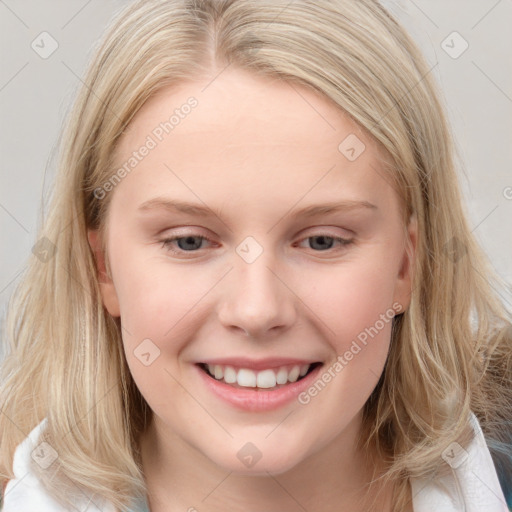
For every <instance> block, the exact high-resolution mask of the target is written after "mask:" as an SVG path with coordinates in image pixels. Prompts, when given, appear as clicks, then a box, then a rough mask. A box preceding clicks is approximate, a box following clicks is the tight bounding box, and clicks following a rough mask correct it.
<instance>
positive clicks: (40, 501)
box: [2, 413, 508, 512]
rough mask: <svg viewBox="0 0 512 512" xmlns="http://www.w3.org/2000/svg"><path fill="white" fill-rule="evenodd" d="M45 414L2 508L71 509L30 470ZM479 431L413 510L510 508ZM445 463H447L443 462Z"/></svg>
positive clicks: (494, 511)
mask: <svg viewBox="0 0 512 512" xmlns="http://www.w3.org/2000/svg"><path fill="white" fill-rule="evenodd" d="M46 421H47V420H46V418H45V419H44V420H43V421H42V422H41V423H40V424H39V425H37V426H36V427H35V428H34V429H33V430H32V432H30V434H29V436H28V437H27V438H26V439H25V440H24V441H23V443H21V444H20V445H19V446H18V448H17V449H16V451H15V454H14V461H13V471H14V474H15V476H16V478H15V479H13V480H10V481H9V483H8V484H7V488H6V490H5V497H4V505H3V508H2V512H36V511H37V512H71V511H68V510H65V509H64V508H62V507H61V506H60V505H58V504H57V503H56V502H55V501H54V500H53V499H52V498H51V497H50V496H48V494H47V493H46V492H45V490H44V489H43V487H42V486H41V484H40V482H39V480H38V479H37V478H36V477H35V475H34V474H33V473H31V472H30V469H29V464H28V463H29V460H30V457H31V453H32V450H34V448H36V446H37V445H38V442H37V440H38V438H39V433H40V431H41V429H43V428H44V427H45V425H46ZM471 424H472V426H473V429H474V431H475V434H476V435H475V437H474V439H473V440H472V442H471V444H470V446H469V447H468V450H467V451H464V450H462V449H461V448H460V447H459V446H458V445H457V444H453V446H452V445H450V447H448V449H447V450H446V451H445V460H447V461H449V463H450V466H451V467H452V473H451V474H450V475H449V476H448V477H444V478H443V479H438V480H435V481H428V480H425V479H412V480H411V487H412V495H413V508H414V512H508V508H507V505H506V501H505V497H504V495H503V491H502V490H501V487H500V483H499V480H498V475H497V474H496V469H495V467H494V463H493V460H492V458H491V454H490V452H489V449H488V447H487V444H486V442H485V438H484V436H483V433H482V429H481V427H480V424H479V423H478V419H477V418H476V416H475V415H474V414H473V413H471ZM442 463H443V464H445V463H448V462H444V461H443V462H442ZM76 510H78V511H80V512H115V508H114V506H113V505H112V504H111V503H98V502H97V501H96V500H95V503H92V502H91V501H90V500H89V499H87V498H86V497H85V496H84V499H83V500H79V502H77V503H76V509H75V510H73V512H75V511H76Z"/></svg>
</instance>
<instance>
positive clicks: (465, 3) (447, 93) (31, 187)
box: [0, 0, 512, 322]
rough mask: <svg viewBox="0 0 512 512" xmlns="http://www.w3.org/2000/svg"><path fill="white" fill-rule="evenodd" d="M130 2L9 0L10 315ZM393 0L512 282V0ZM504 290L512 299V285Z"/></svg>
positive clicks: (5, 154) (3, 281)
mask: <svg viewBox="0 0 512 512" xmlns="http://www.w3.org/2000/svg"><path fill="white" fill-rule="evenodd" d="M255 1H257V0H255ZM126 3H127V2H123V1H120V0H51V1H50V0H47V1H41V0H18V1H17V0H0V38H1V69H0V120H1V121H0V123H1V125H0V151H1V153H0V155H1V160H0V162H1V171H0V235H1V239H0V240H1V244H0V262H1V264H0V322H3V320H4V318H5V311H6V305H7V301H8V299H9V297H10V295H11V293H12V291H13V289H14V287H15V285H16V283H18V281H19V278H20V275H21V273H22V271H23V270H24V268H25V266H26V261H27V258H28V256H29V254H30V252H31V250H32V247H33V245H34V244H35V242H36V241H37V228H38V223H39V218H40V214H41V207H42V198H43V197H44V196H46V195H47V193H48V191H49V190H50V188H51V187H52V182H53V178H54V175H55V168H56V161H55V160H56V159H55V154H54V151H55V147H56V144H57V142H58V140H59V133H60V129H61V124H62V121H63V119H64V116H65V114H66V112H67V111H68V109H69V107H70V104H71V101H72V100H73V98H74V95H75V93H76V91H77V89H78V87H79V86H80V85H81V77H82V76H83V74H84V70H85V66H86V63H87V61H88V59H89V58H90V56H91V53H92V48H93V46H94V44H95V43H96V41H97V40H98V38H100V37H101V35H102V33H103V32H104V29H105V27H106V25H107V23H108V22H109V20H110V18H111V17H112V16H113V14H114V13H115V12H117V11H118V10H119V9H120V8H122V7H123V6H124V4H126ZM383 3H384V5H386V6H387V7H388V8H389V9H390V10H391V11H392V12H393V13H394V14H395V15H396V16H397V17H398V18H399V20H400V21H402V23H403V24H404V25H405V26H406V28H407V29H408V30H409V32H410V34H411V35H412V36H413V38H414V39H415V40H416V41H417V42H418V43H419V45H420V47H421V48H422V50H423V52H424V53H425V55H426V57H427V59H428V61H429V62H430V65H431V66H434V68H433V70H432V73H433V75H434V76H435V78H436V79H437V81H438V83H439V84H440V86H441V88H442V94H443V97H442V101H443V102H444V103H445V105H446V108H447V112H448V115H449V118H450V122H451V124H452V127H453V130H454V133H455V138H456V141H457V145H458V147H459V150H460V153H461V155H462V157H463V159H464V163H465V169H464V171H463V174H461V186H462V189H463V193H464V196H465V198H466V201H467V204H468V211H469V216H470V224H471V227H472V229H473V232H474V233H475V235H476V237H477V239H478V240H479V241H480V242H481V244H482V245H483V247H484V249H485V251H486V252H487V254H488V256H489V259H490V261H491V263H492V265H493V266H494V268H495V270H496V271H497V273H498V274H499V275H500V276H501V277H502V278H503V279H504V280H505V281H506V282H507V283H508V284H509V291H510V283H512V171H511V169H512V167H511V162H512V149H511V146H512V137H511V135H512V130H511V127H512V66H511V58H510V56H511V49H512V30H511V29H510V21H511V20H512V1H511V0H415V1H410V0H386V1H383ZM52 51H53V53H51V55H47V53H49V52H52ZM45 52H46V53H45ZM502 299H503V301H504V302H506V303H507V304H508V306H509V307H512V306H511V305H512V297H511V295H510V294H509V293H505V294H502Z"/></svg>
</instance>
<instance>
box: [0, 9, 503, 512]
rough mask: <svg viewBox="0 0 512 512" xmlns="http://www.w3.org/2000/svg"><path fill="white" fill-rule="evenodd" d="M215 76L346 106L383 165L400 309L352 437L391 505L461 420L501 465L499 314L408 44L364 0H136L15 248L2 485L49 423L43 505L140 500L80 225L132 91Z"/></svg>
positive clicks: (123, 388) (113, 357) (99, 63)
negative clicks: (233, 73) (50, 184)
mask: <svg viewBox="0 0 512 512" xmlns="http://www.w3.org/2000/svg"><path fill="white" fill-rule="evenodd" d="M227 65H229V66H233V67H236V68H241V69H245V70H249V71H250V72H252V73H255V74H258V75H260V76H268V77H279V78H281V79H283V80H286V81H289V82H293V83H295V84H298V85H301V86H304V87H308V88H310V89H312V90H315V91H317V92H320V93H321V94H323V95H324V96H325V97H326V98H329V99H330V100H332V102H333V104H334V105H337V106H338V107H339V108H340V109H343V110H344V111H345V112H347V113H348V115H349V116H351V118H352V119H354V120H355V121H356V122H357V123H359V125H360V126H362V127H363V129H364V130H366V132H367V133H368V134H369V135H370V136H371V137H373V138H374V139H375V140H376V141H378V143H380V145H381V146H382V148H383V149H384V150H386V151H387V153H388V154H389V155H390V157H391V162H392V166H390V168H389V169H388V175H389V178H390V180H391V183H392V184H393V186H394V187H395V188H396V190H397V192H398V193H399V195H400V197H401V199H402V202H403V208H404V223H405V221H406V220H407V219H408V218H409V217H410V215H411V214H413V213H414V214H415V216H416V218H417V222H418V232H419V234H418V240H417V252H416V259H415V263H414V283H413V289H412V298H411V303H410V307H409V308H408V309H407V310H406V311H405V312H404V313H402V314H400V315H399V316H397V317H395V319H394V323H393V332H392V339H391V346H390V352H389V357H388V360H387V363H386V366H385V369H384V372H383V374H382V376H381V379H380V381H379V383H378V384H377V386H376V388H375V390H374V392H373V393H372V395H371V397H370V399H369V400H368V402H367V403H366V404H365V407H364V435H361V441H360V442H361V446H362V447H364V448H365V449H366V448H367V449H373V450H376V453H378V455H379V457H380V458H381V460H383V461H385V462H386V472H385V474H384V475H383V477H382V478H383V479H384V481H386V482H388V481H389V482H392V483H393V488H394V497H393V503H394V509H393V510H394V511H395V512H398V511H400V510H403V509H404V508H405V507H406V505H407V502H408V500H409V486H408V485H409V479H410V478H415V477H422V476H431V475H434V474H440V473H439V472H440V471H442V469H443V460H442V452H443V451H444V450H445V448H446V447H447V446H448V445H449V444H450V443H451V442H453V441H458V442H459V443H460V444H462V445H463V446H464V444H465V443H466V442H467V441H468V436H469V433H468V424H469V423H468V422H469V414H470V412H471V411H473V412H474V413H475V414H476V416H477V418H478V420H479V421H480V423H481V426H482V428H483V431H484V434H485V436H486V438H487V440H488V442H489V446H490V447H491V448H492V450H493V452H492V453H493V455H494V456H495V460H496V461H497V464H498V463H499V464H504V463H505V462H506V461H507V460H510V457H512V454H511V451H510V450H511V448H510V444H511V443H510V441H511V439H510V436H511V434H510V432H511V425H512V385H511V380H512V377H511V369H512V362H511V356H512V347H511V343H512V333H511V323H512V319H511V313H510V311H507V310H506V309H505V307H504V306H503V304H502V303H501V301H500V300H499V298H498V293H497V292H496V291H495V290H500V288H501V287H502V283H500V281H499V279H498V277H497V276H496V275H495V274H493V272H492V270H491V268H490V265H489V264H488V262H487V259H486V257H485V255H484V254H483V252H482V250H481V249H480V247H479V246H478V245H477V243H476V242H475V239H474V237H473V236H472V234H471V232H470V229H469V228H468V224H467V221H466V213H465V212H464V210H463V206H462V201H461V197H460V193H459V188H458V183H457V165H458V164H456V158H455V156H456V149H455V148H454V144H453V142H452V138H451V135H450V130H449V127H448V125H447V122H446V119H445V115H444V113H443V107H442V105H441V104H440V101H439V99H438V98H439V93H438V91H437V89H436V86H435V84H434V81H433V79H432V73H431V71H432V70H431V68H430V67H429V66H428V65H427V64H426V62H425V60H424V58H423V57H422V55H421V54H420V52H419V51H418V49H417V48H416V46H415V44H414V43H413V42H412V40H411V38H410V37H409V36H408V35H407V34H406V33H405V32H404V30H403V29H402V28H401V26H400V25H399V24H398V23H397V22H396V21H395V20H394V19H393V17H392V16H390V14H389V13H388V12H387V11H386V10H385V9H384V8H383V7H382V6H381V5H379V4H378V3H377V1H374V0H358V1H357V2H355V1H353V0H295V1H293V2H289V1H288V0H258V1H254V0H144V1H139V2H137V3H135V4H133V5H130V6H129V7H128V8H126V9H125V10H124V11H123V12H122V13H121V14H120V15H119V16H118V18H117V19H116V20H115V21H114V23H113V24H112V26H111V27H110V29H109V30H108V32H107V34H106V37H105V39H104V41H103V42H102V43H101V45H100V47H99V48H98V49H97V52H96V54H95V56H94V58H93V60H92V62H91V64H90V66H89V69H88V71H87V74H86V76H85V79H84V86H83V87H82V89H81V91H80V93H79V96H78V98H77V100H76V102H75V104H74V107H73V110H72V112H71V114H70V116H69V120H68V123H67V125H66V127H65V130H64V138H63V142H62V145H61V153H60V161H59V170H58V176H57V180H56V184H55V188H54V190H53V195H52V197H51V203H50V208H49V211H48V215H47V218H46V219H42V222H41V227H40V230H39V236H38V239H39V240H40V241H41V242H40V244H42V245H41V246H42V247H45V248H46V251H44V255H43V256H42V255H41V254H40V253H37V254H34V255H31V257H30V260H29V265H28V269H27V271H26V272H25V274H24V275H23V279H22V282H21V283H20V285H19V286H18V287H17V289H16V290H15V293H14V294H13V296H12V298H11V303H10V307H9V312H8V317H7V322H6V332H5V339H6V341H7V343H8V346H6V349H7V352H8V354H7V357H6V358H5V361H4V362H3V365H2V369H1V371H2V374H1V382H2V387H1V390H0V393H1V395H0V396H1V404H2V413H3V414H1V415H0V432H1V435H0V474H1V477H2V479H3V481H4V482H5V480H6V479H9V478H12V477H13V473H12V460H13V453H14V450H15V447H16V446H17V445H18V444H19V443H20V442H21V441H22V439H23V438H24V437H25V436H26V435H27V434H28V432H29V431H30V430H31V429H32V428H33V427H34V426H35V425H36V424H37V423H39V422H40V421H41V420H42V419H43V418H44V417H48V429H47V431H46V433H45V437H44V439H45V440H47V441H48V442H49V443H50V444H51V445H52V447H53V448H54V449H55V450H56V452H57V453H58V455H59V457H58V459H57V461H56V462H57V463H56V464H54V465H52V466H51V468H49V469H48V470H46V471H42V470H41V471H39V470H38V468H37V467H35V468H34V469H35V470H37V471H39V473H40V479H41V481H42V482H43V484H44V485H45V487H46V488H47V489H48V490H49V491H50V492H51V493H52V494H54V495H55V497H56V498H58V499H59V500H66V499H67V498H66V493H68V495H69V496H71V495H72V493H73V492H74V491H76V490H77V489H78V488H79V489H81V490H83V491H84V492H87V493H88V494H89V495H90V496H99V497H101V498H104V499H107V500H110V501H111V502H112V503H113V504H114V505H115V506H116V507H118V508H123V507H125V506H127V505H129V503H130V499H131V498H132V497H133V496H136V495H142V494H144V493H145V483H144V478H143V469H142V466H141V463H140V453H139V450H138V438H139V435H140V433H141V432H143V431H144V429H145V427H146V425H147V424H148V421H149V419H150V417H151V410H150V409H149V407H148V405H147V403H146V402H145V400H144V398H143V397H142V396H141V394H140V393H139V391H138V389H137V387H136V385H135V383H134V381H133V379H132V377H131V375H130V371H129V369H128V366H127V363H126V361H125V357H124V352H123V348H122V338H121V327H120V323H119V321H117V320H115V319H113V318H112V317H111V316H110V315H109V314H108V312H107V311H106V310H105V308H104V307H103V305H102V301H101V295H100V292H99V285H98V280H97V269H96V266H95V260H94V256H93V254H92V252H91V249H90V246H89V244H88V241H87V229H89V228H98V229H100V232H101V230H102V229H103V228H104V220H105V214H106V211H107V209H108V204H109V197H110V196H109V195H108V196H107V197H106V198H104V199H101V200H100V199H98V198H97V197H96V195H95V194H94V190H95V189H96V188H97V187H100V186H102V185H103V184H104V183H105V182H106V181H108V179H109V178H110V176H111V175H112V174H113V161H112V156H113V154H114V150H115V148H116V145H117V143H118V142H119V138H120V137H121V136H122V134H123V131H124V130H125V129H126V127H127V125H128V124H129V123H130V121H131V119H132V118H133V117H134V115H135V114H136V113H137V111H138V110H139V109H140V108H141V106H142V105H143V104H144V103H145V102H146V100H148V98H149V97H151V96H152V95H153V94H155V92H156V91H158V90H159V89H161V88H163V87H167V86H170V85H172V84H179V83H180V82H183V81H186V80H189V79H196V78H198V77H203V76H212V77H213V76H214V75H213V74H212V73H213V71H214V70H216V72H221V70H222V69H223V68H224V67H225V66H227ZM36 252H37V251H36ZM506 443H508V448H507V445H506ZM507 450H508V451H507ZM52 468H53V469H52ZM63 502H65V501H63Z"/></svg>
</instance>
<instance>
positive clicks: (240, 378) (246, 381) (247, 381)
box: [236, 368, 256, 388]
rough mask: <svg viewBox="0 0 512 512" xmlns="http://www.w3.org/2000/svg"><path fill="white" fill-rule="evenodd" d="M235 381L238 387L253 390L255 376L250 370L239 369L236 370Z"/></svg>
mask: <svg viewBox="0 0 512 512" xmlns="http://www.w3.org/2000/svg"><path fill="white" fill-rule="evenodd" d="M236 381H237V383H238V385H239V386H243V387H245V388H254V387H256V374H255V373H254V372H253V371H252V370H247V369H246V368H241V369H240V370H238V375H237V377H236Z"/></svg>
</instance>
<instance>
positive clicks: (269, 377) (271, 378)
mask: <svg viewBox="0 0 512 512" xmlns="http://www.w3.org/2000/svg"><path fill="white" fill-rule="evenodd" d="M256 385H257V386H258V387H259V388H273V387H274V386H275V385H276V374H275V373H274V370H263V371H262V372H258V376H257V378H256Z"/></svg>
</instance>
